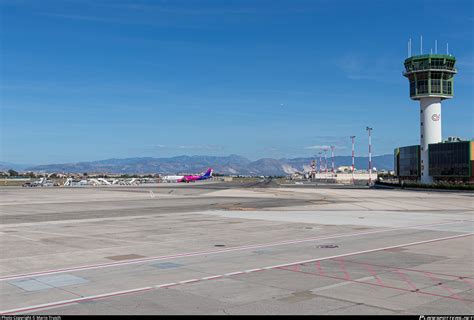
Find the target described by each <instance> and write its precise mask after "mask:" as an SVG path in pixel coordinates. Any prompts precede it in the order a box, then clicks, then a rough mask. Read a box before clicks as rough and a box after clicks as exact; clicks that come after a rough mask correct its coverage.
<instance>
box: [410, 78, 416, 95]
mask: <svg viewBox="0 0 474 320" xmlns="http://www.w3.org/2000/svg"><path fill="white" fill-rule="evenodd" d="M415 94H416V92H415V80H412V81H410V96H414V95H415Z"/></svg>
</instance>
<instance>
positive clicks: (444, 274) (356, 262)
mask: <svg viewBox="0 0 474 320" xmlns="http://www.w3.org/2000/svg"><path fill="white" fill-rule="evenodd" d="M346 262H348V263H355V264H367V265H370V266H373V267H382V268H387V269H394V268H396V269H400V270H406V271H412V272H422V273H424V272H428V273H431V274H434V275H440V276H446V277H453V278H458V279H464V278H467V279H474V278H471V277H467V276H458V275H454V274H446V273H439V272H430V271H424V270H417V269H410V268H400V267H392V266H386V265H381V264H375V263H368V262H358V261H353V260H346Z"/></svg>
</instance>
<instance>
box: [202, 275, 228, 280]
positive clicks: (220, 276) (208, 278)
mask: <svg viewBox="0 0 474 320" xmlns="http://www.w3.org/2000/svg"><path fill="white" fill-rule="evenodd" d="M222 277H224V276H223V275H217V276H210V277H204V278H201V280H211V279H217V278H222Z"/></svg>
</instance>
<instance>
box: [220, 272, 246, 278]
mask: <svg viewBox="0 0 474 320" xmlns="http://www.w3.org/2000/svg"><path fill="white" fill-rule="evenodd" d="M242 273H245V272H243V271H237V272H230V273H226V274H224V276H226V277H230V276H235V275H236V274H242Z"/></svg>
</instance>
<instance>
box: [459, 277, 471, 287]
mask: <svg viewBox="0 0 474 320" xmlns="http://www.w3.org/2000/svg"><path fill="white" fill-rule="evenodd" d="M466 278H467V277H459V279H461V280H462V281H463V282H465V283H467V284H469V285H471V286H473V287H474V283H472V282H471V281H469V280H467V279H466ZM469 279H472V278H469Z"/></svg>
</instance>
